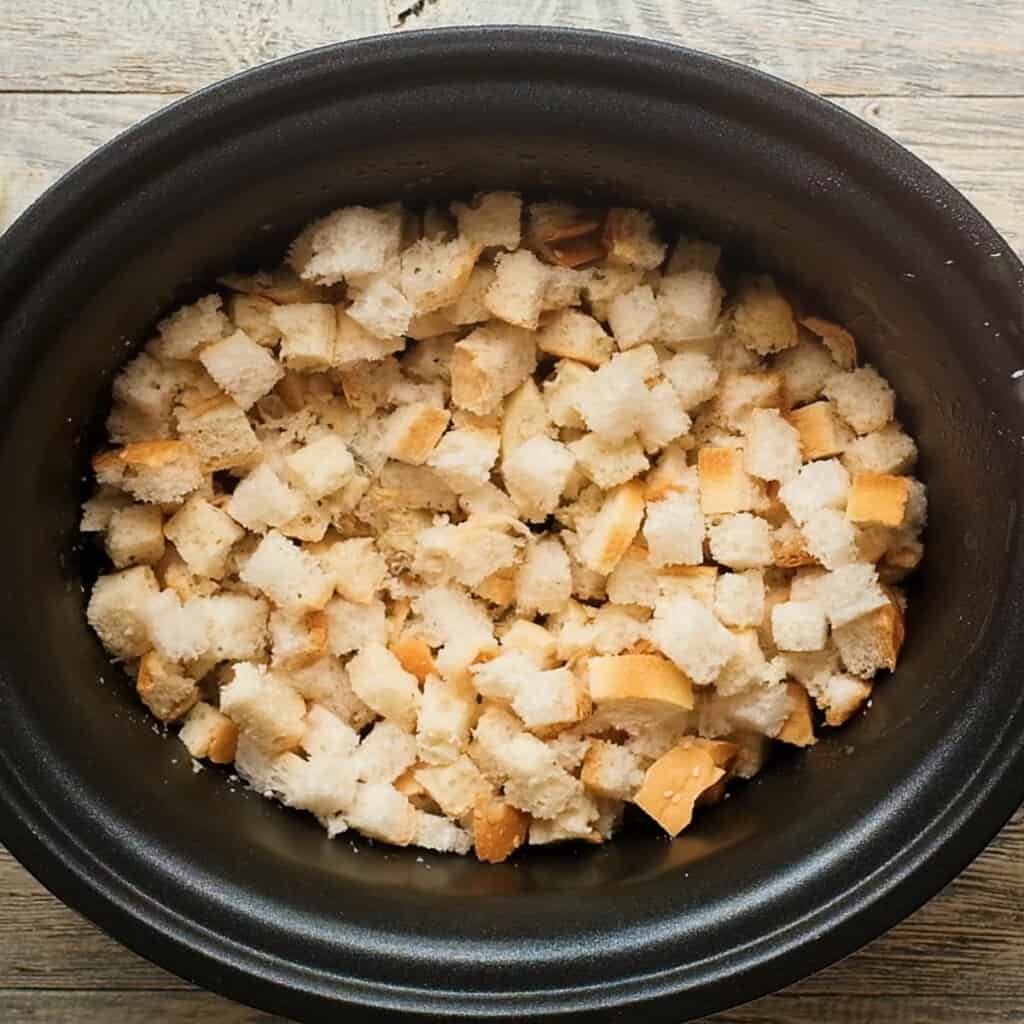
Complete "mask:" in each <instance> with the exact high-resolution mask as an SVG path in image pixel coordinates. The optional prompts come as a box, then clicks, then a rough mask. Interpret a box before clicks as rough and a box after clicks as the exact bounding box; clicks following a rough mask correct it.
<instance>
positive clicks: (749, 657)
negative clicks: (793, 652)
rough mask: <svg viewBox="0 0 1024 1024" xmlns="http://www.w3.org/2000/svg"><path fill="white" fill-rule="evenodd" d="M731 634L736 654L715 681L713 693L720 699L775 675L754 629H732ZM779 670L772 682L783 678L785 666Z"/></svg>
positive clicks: (740, 691)
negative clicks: (734, 641) (734, 642)
mask: <svg viewBox="0 0 1024 1024" xmlns="http://www.w3.org/2000/svg"><path fill="white" fill-rule="evenodd" d="M731 632H732V635H733V636H734V637H735V638H736V643H737V645H738V646H737V649H736V653H735V654H733V656H732V657H731V658H730V659H729V660H728V661H727V662H726V663H725V665H724V667H723V668H722V671H721V672H720V673H719V675H718V679H717V680H716V681H715V693H716V694H718V695H720V696H722V697H731V696H733V695H734V694H737V693H742V692H743V691H744V690H748V689H750V687H752V686H758V685H760V684H762V683H764V682H766V680H767V676H768V675H769V674H771V675H772V676H774V675H775V672H774V668H773V667H769V665H768V662H767V660H766V659H765V656H764V651H762V650H761V643H760V640H759V639H758V634H757V630H756V629H734V630H731ZM779 668H780V670H781V671H780V673H779V674H778V678H773V681H774V682H781V680H782V679H784V678H785V674H786V672H785V666H783V665H781V664H780V666H779Z"/></svg>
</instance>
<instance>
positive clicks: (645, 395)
mask: <svg viewBox="0 0 1024 1024" xmlns="http://www.w3.org/2000/svg"><path fill="white" fill-rule="evenodd" d="M657 371H658V357H657V355H656V354H655V352H654V349H653V348H651V346H649V345H645V346H643V347H641V348H636V349H633V350H632V351H630V352H628V353H619V354H617V355H615V356H612V358H611V360H610V361H609V362H608V363H606V364H605V365H604V366H602V367H601V368H600V369H599V370H597V371H596V372H595V373H593V374H591V376H590V378H589V379H588V380H587V383H586V387H577V388H575V389H574V390H573V401H574V403H575V406H576V410H577V412H579V414H580V415H581V416H582V417H583V420H584V422H585V423H586V425H587V427H588V428H589V429H590V430H591V431H593V432H594V433H595V434H597V435H598V436H599V437H600V438H601V439H602V440H603V441H606V442H610V443H615V442H623V441H625V440H627V439H628V438H629V437H631V436H632V435H634V434H636V433H637V432H638V431H639V430H640V427H641V424H642V423H643V421H644V417H645V413H646V411H647V407H648V402H649V392H648V390H647V384H646V379H647V377H649V376H651V375H653V374H655V373H657Z"/></svg>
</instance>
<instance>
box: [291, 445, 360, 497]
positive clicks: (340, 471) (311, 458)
mask: <svg viewBox="0 0 1024 1024" xmlns="http://www.w3.org/2000/svg"><path fill="white" fill-rule="evenodd" d="M284 464H285V469H286V471H287V473H288V476H289V478H290V479H291V481H292V482H293V483H294V484H295V485H296V486H297V487H299V488H301V489H302V491H303V492H304V493H305V494H307V495H308V496H309V497H310V498H312V499H313V500H314V501H317V500H319V499H320V498H325V497H327V495H328V494H334V493H335V492H336V491H339V490H340V489H341V488H342V487H344V486H345V484H347V483H348V481H349V480H350V479H351V478H352V476H353V474H354V473H355V470H356V464H355V460H354V459H353V458H352V453H351V452H350V451H349V449H348V446H347V445H346V444H345V442H344V441H343V440H342V439H341V438H340V437H338V436H337V434H324V435H323V436H322V437H319V438H317V439H316V440H315V441H311V442H310V443H309V444H306V445H303V446H302V447H301V448H300V449H299V450H298V451H295V452H292V453H291V454H290V455H287V456H286V457H285V460H284Z"/></svg>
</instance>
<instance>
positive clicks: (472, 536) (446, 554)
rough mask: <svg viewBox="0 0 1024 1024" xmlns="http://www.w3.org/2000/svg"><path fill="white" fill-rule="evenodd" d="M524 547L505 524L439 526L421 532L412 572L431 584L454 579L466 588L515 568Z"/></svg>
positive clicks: (474, 522)
mask: <svg viewBox="0 0 1024 1024" xmlns="http://www.w3.org/2000/svg"><path fill="white" fill-rule="evenodd" d="M521 544H522V541H521V539H520V538H519V537H518V536H510V535H509V534H508V533H507V532H506V528H505V525H504V524H493V523H487V522H476V521H473V520H466V521H465V522H463V523H459V524H458V525H456V526H453V525H450V524H440V525H438V526H433V527H431V528H430V529H428V530H424V531H422V533H421V534H420V536H419V541H418V550H417V552H416V556H415V559H414V562H413V571H414V572H416V573H417V574H418V575H420V576H422V577H423V578H424V579H425V580H428V581H429V582H435V583H441V582H444V581H445V580H447V579H449V578H454V579H456V580H458V582H460V583H462V584H463V585H464V586H467V587H477V586H479V585H480V584H481V583H482V582H483V581H484V580H485V579H486V578H487V577H488V576H490V575H492V574H493V573H496V572H499V571H500V570H502V569H507V568H509V567H511V566H512V565H514V564H515V562H516V558H517V555H518V552H519V548H520V546H521Z"/></svg>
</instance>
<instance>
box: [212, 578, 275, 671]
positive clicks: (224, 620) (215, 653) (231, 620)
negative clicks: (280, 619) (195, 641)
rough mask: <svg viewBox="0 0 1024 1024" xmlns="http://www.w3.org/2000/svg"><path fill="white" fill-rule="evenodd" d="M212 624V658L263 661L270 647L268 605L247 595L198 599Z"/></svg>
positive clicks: (215, 595)
mask: <svg viewBox="0 0 1024 1024" xmlns="http://www.w3.org/2000/svg"><path fill="white" fill-rule="evenodd" d="M199 601H200V602H201V604H202V609H203V614H204V615H205V617H206V620H207V621H208V622H209V624H210V651H209V653H210V655H211V656H212V657H214V658H216V659H217V660H218V661H249V660H257V661H258V660H260V659H262V658H263V654H264V651H265V649H266V645H267V614H268V611H269V608H268V607H267V602H266V601H264V600H263V599H262V598H260V597H249V596H248V595H247V594H232V593H227V592H221V593H219V594H212V595H211V596H209V597H202V598H199Z"/></svg>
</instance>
